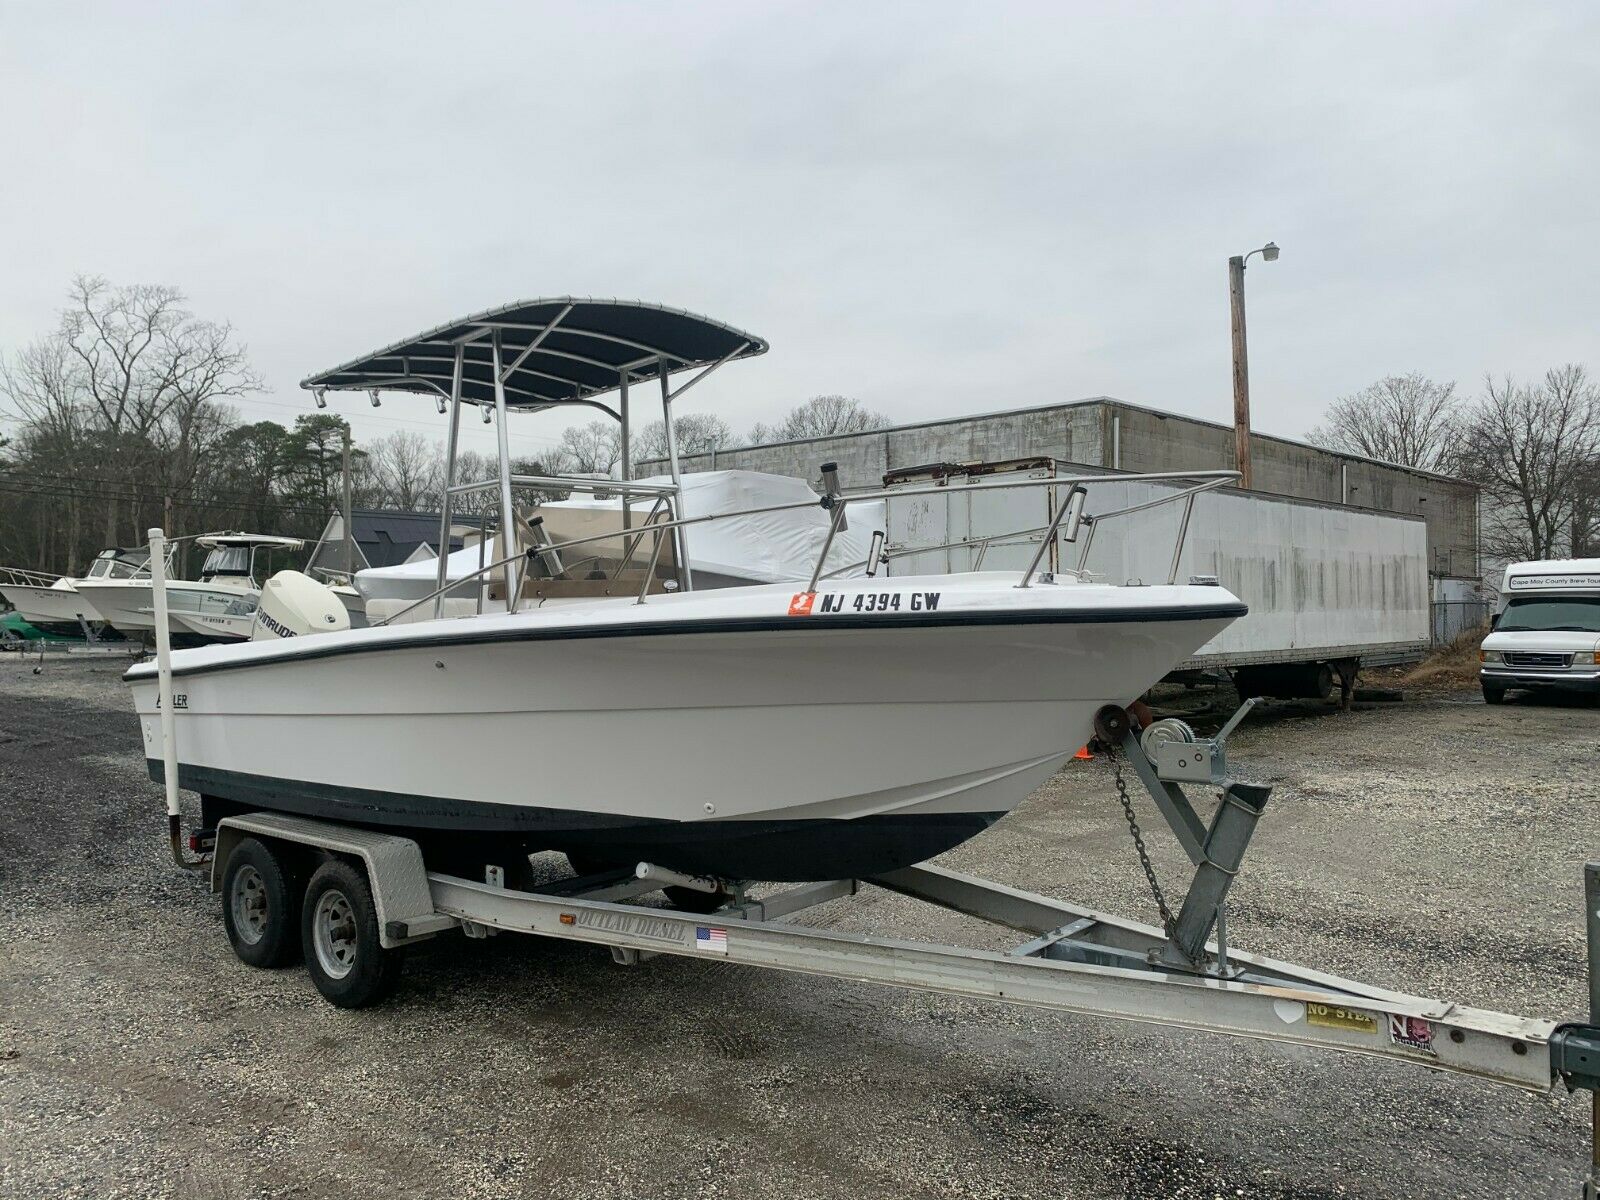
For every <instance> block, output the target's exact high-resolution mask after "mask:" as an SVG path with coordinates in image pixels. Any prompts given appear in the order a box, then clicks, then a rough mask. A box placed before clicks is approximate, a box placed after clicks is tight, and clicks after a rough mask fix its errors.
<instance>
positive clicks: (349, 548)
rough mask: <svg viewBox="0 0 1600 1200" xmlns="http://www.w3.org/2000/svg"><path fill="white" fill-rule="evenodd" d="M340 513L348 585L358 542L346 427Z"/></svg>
mask: <svg viewBox="0 0 1600 1200" xmlns="http://www.w3.org/2000/svg"><path fill="white" fill-rule="evenodd" d="M342 509H343V511H342V512H341V513H340V521H341V522H342V524H343V528H342V529H341V530H340V532H341V533H343V534H344V573H345V581H346V582H347V583H348V582H349V580H350V578H351V577H352V576H354V574H355V565H356V542H355V535H354V533H353V532H352V531H351V529H350V426H349V425H348V424H347V425H346V426H345V427H344V504H343V506H342Z"/></svg>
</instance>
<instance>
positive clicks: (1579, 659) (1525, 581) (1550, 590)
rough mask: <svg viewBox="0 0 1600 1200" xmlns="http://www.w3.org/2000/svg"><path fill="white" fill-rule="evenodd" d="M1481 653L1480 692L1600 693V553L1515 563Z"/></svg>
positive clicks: (1491, 696) (1491, 697) (1496, 695)
mask: <svg viewBox="0 0 1600 1200" xmlns="http://www.w3.org/2000/svg"><path fill="white" fill-rule="evenodd" d="M1501 594H1502V596H1503V597H1504V599H1505V601H1506V606H1505V608H1504V609H1503V610H1502V611H1501V612H1500V614H1499V616H1498V617H1496V619H1495V623H1494V629H1493V632H1491V633H1490V634H1489V636H1488V637H1486V638H1484V639H1483V648H1482V649H1481V650H1479V651H1478V661H1479V664H1480V666H1479V671H1478V675H1479V678H1480V680H1481V681H1482V683H1483V698H1484V699H1485V700H1486V701H1488V702H1489V703H1490V704H1500V703H1503V702H1504V701H1505V698H1506V692H1507V691H1508V690H1510V689H1511V688H1529V689H1531V690H1534V691H1538V690H1541V689H1550V690H1557V691H1564V692H1591V693H1600V558H1555V559H1547V560H1545V561H1543V562H1521V563H1512V564H1511V565H1510V566H1509V567H1507V568H1506V577H1505V585H1504V587H1503V588H1502V589H1501Z"/></svg>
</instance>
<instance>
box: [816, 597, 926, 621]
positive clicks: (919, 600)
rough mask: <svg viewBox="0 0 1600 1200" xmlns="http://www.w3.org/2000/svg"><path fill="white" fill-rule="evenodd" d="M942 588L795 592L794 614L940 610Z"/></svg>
mask: <svg viewBox="0 0 1600 1200" xmlns="http://www.w3.org/2000/svg"><path fill="white" fill-rule="evenodd" d="M940 595H941V593H939V592H796V593H795V594H794V599H792V600H790V601H789V615H790V616H791V617H811V616H817V615H819V614H827V613H887V612H937V611H938V608H939V596H940Z"/></svg>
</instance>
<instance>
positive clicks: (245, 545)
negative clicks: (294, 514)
mask: <svg viewBox="0 0 1600 1200" xmlns="http://www.w3.org/2000/svg"><path fill="white" fill-rule="evenodd" d="M195 544H196V545H197V546H199V547H200V548H201V549H203V550H205V551H207V554H206V557H205V560H204V562H203V563H202V564H201V567H200V577H199V578H198V579H193V580H190V579H168V580H167V585H166V591H167V628H168V631H169V632H170V633H171V634H172V635H173V637H174V638H175V642H174V644H181V645H196V644H200V643H204V642H215V641H223V642H237V641H244V640H246V639H248V638H249V637H250V631H251V627H252V625H253V624H254V621H255V612H256V605H257V603H258V601H259V598H260V595H261V584H260V582H259V579H260V572H261V569H262V568H263V566H264V565H265V563H264V555H265V554H266V553H268V552H270V551H274V550H299V549H300V548H302V547H303V546H304V545H305V543H304V542H303V541H302V540H301V539H299V538H291V537H276V536H273V535H270V534H264V533H208V534H203V535H201V536H200V537H197V538H196V539H195ZM78 590H79V592H81V593H82V594H83V595H84V596H85V597H86V598H87V599H88V601H89V602H90V603H91V604H93V605H94V607H95V609H96V610H97V611H98V612H99V613H100V614H101V617H102V618H103V619H104V620H105V621H106V622H107V623H108V624H110V625H111V626H112V627H113V628H114V629H118V630H120V631H121V632H123V633H125V634H127V635H128V636H129V637H139V638H144V639H146V640H148V639H150V638H151V637H152V636H154V633H155V627H156V617H155V602H154V600H153V598H152V585H151V582H150V575H149V572H148V570H146V572H145V573H144V574H143V575H140V576H136V577H132V578H123V579H100V580H85V581H84V582H83V583H81V584H80V585H79V587H78Z"/></svg>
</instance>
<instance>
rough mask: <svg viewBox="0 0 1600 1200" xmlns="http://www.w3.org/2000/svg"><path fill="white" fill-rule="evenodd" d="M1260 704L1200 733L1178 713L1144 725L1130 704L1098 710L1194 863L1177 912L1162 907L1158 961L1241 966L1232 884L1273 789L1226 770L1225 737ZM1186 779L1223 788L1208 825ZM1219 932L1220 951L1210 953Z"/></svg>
mask: <svg viewBox="0 0 1600 1200" xmlns="http://www.w3.org/2000/svg"><path fill="white" fill-rule="evenodd" d="M1254 704H1255V701H1254V700H1253V699H1252V700H1246V701H1245V702H1244V704H1242V705H1241V706H1240V707H1239V710H1238V711H1237V712H1235V713H1234V714H1233V716H1232V717H1230V718H1229V719H1228V723H1227V724H1226V725H1224V726H1223V727H1222V730H1221V731H1220V732H1219V733H1218V734H1217V736H1216V737H1215V738H1197V737H1195V735H1194V731H1193V730H1191V729H1190V728H1189V727H1188V726H1187V725H1185V724H1183V722H1181V721H1175V720H1166V721H1158V722H1156V723H1155V724H1153V725H1152V726H1151V727H1150V728H1149V729H1148V730H1143V731H1138V730H1136V729H1135V728H1134V724H1133V721H1132V720H1131V719H1130V718H1129V716H1128V713H1127V710H1125V709H1121V708H1117V707H1115V706H1110V705H1108V706H1107V707H1105V708H1102V709H1101V710H1100V711H1099V712H1098V713H1096V714H1095V733H1096V734H1097V735H1098V737H1099V738H1100V740H1101V741H1102V742H1103V743H1104V744H1106V745H1107V746H1115V747H1118V749H1119V750H1120V752H1121V753H1122V754H1123V755H1124V757H1126V759H1127V760H1128V762H1129V763H1130V764H1132V766H1133V769H1134V772H1135V773H1136V774H1137V775H1138V776H1139V781H1140V782H1141V783H1143V784H1144V787H1145V790H1146V791H1147V792H1149V793H1150V797H1151V799H1153V800H1154V801H1155V803H1156V807H1157V808H1158V809H1159V810H1160V812H1161V815H1162V817H1163V818H1164V819H1165V820H1166V822H1167V825H1168V826H1169V827H1170V828H1171V829H1172V832H1173V834H1174V836H1176V837H1177V839H1178V844H1179V845H1181V846H1182V847H1183V850H1184V853H1185V854H1187V855H1188V856H1189V861H1190V862H1191V863H1193V864H1194V867H1195V872H1194V878H1193V879H1192V880H1191V881H1190V883H1189V889H1188V891H1187V893H1186V894H1185V895H1184V899H1183V905H1182V908H1181V909H1180V910H1179V912H1178V914H1177V916H1176V917H1172V916H1171V915H1170V914H1169V913H1167V912H1165V911H1163V913H1162V917H1163V920H1164V923H1165V925H1166V930H1167V940H1166V944H1165V945H1163V946H1162V947H1161V949H1160V950H1159V951H1155V952H1153V953H1152V959H1151V965H1152V966H1159V967H1162V968H1164V969H1166V970H1170V971H1183V972H1189V973H1193V974H1200V975H1208V976H1212V977H1214V978H1220V979H1233V978H1237V977H1238V975H1239V974H1240V973H1241V971H1240V970H1239V969H1238V968H1236V967H1232V966H1230V965H1229V963H1228V948H1227V940H1226V939H1227V932H1226V931H1227V918H1226V905H1227V901H1228V889H1229V888H1231V887H1232V886H1233V881H1234V879H1235V878H1236V877H1237V876H1238V874H1239V869H1240V867H1241V866H1242V865H1243V863H1244V856H1245V851H1246V850H1247V849H1249V846H1250V839H1251V837H1252V836H1254V834H1255V831H1256V824H1257V822H1259V821H1260V819H1261V814H1262V812H1263V811H1265V809H1266V806H1267V798H1268V797H1269V796H1270V795H1271V794H1272V789H1271V788H1269V787H1262V786H1260V785H1257V784H1252V783H1240V782H1238V781H1237V780H1234V779H1232V778H1230V777H1229V776H1228V759H1227V739H1228V735H1229V734H1230V733H1232V732H1233V730H1234V729H1235V728H1236V727H1237V726H1238V724H1239V722H1240V721H1242V720H1243V719H1244V716H1245V714H1246V713H1248V712H1249V711H1250V709H1251V708H1252V707H1253V706H1254ZM1152 752H1153V754H1154V761H1152V758H1151V755H1152ZM1180 781H1182V782H1189V783H1197V782H1208V783H1212V784H1215V785H1217V786H1218V787H1220V788H1221V789H1222V799H1221V801H1220V802H1219V803H1218V805H1217V808H1216V811H1215V812H1214V813H1213V814H1212V816H1211V823H1210V825H1209V826H1207V825H1206V824H1205V823H1204V822H1203V821H1201V819H1200V816H1199V814H1198V813H1196V812H1195V809H1194V805H1193V804H1191V803H1190V802H1189V797H1188V796H1187V795H1186V794H1185V793H1184V790H1183V787H1182V783H1181V782H1180ZM1119 786H1120V785H1119ZM1153 884H1154V881H1153V880H1152V886H1153ZM1163 907H1164V906H1163ZM1213 933H1215V934H1216V946H1217V952H1216V954H1215V955H1214V956H1212V955H1210V954H1208V952H1207V944H1208V943H1209V942H1210V941H1211V938H1212V934H1213Z"/></svg>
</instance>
